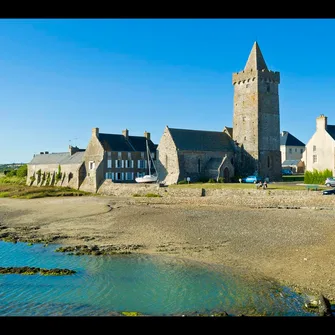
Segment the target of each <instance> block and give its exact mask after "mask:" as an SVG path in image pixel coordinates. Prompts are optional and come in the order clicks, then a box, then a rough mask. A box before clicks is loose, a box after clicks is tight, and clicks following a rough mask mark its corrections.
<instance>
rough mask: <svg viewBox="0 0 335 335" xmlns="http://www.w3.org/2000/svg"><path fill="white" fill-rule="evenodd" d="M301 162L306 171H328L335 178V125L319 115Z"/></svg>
mask: <svg viewBox="0 0 335 335" xmlns="http://www.w3.org/2000/svg"><path fill="white" fill-rule="evenodd" d="M302 160H303V161H304V163H305V167H306V171H311V172H312V171H313V170H314V169H315V170H318V171H323V170H326V169H329V170H331V171H332V173H333V176H335V125H330V124H328V118H327V117H326V116H325V115H323V114H321V115H320V116H318V117H317V118H316V131H315V133H314V135H313V136H312V137H311V138H310V140H309V141H308V142H307V144H306V149H305V151H304V153H303V158H302Z"/></svg>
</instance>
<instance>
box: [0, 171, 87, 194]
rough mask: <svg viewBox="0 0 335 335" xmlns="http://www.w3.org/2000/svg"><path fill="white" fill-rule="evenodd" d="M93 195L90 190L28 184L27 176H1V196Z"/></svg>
mask: <svg viewBox="0 0 335 335" xmlns="http://www.w3.org/2000/svg"><path fill="white" fill-rule="evenodd" d="M84 195H92V194H91V193H89V192H84V191H79V190H75V189H72V188H69V187H59V186H28V185H26V178H25V177H17V176H13V177H6V176H2V177H1V176H0V198H18V199H33V198H45V197H65V196H84Z"/></svg>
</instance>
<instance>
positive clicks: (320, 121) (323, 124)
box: [316, 114, 327, 130]
mask: <svg viewBox="0 0 335 335" xmlns="http://www.w3.org/2000/svg"><path fill="white" fill-rule="evenodd" d="M318 129H327V116H324V114H321V115H320V116H319V117H317V118H316V130H318Z"/></svg>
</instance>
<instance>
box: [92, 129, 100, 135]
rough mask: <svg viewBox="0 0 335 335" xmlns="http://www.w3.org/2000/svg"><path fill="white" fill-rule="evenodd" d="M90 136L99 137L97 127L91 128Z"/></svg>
mask: <svg viewBox="0 0 335 335" xmlns="http://www.w3.org/2000/svg"><path fill="white" fill-rule="evenodd" d="M92 136H95V137H99V128H93V129H92Z"/></svg>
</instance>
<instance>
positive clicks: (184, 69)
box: [0, 19, 335, 164]
mask: <svg viewBox="0 0 335 335" xmlns="http://www.w3.org/2000/svg"><path fill="white" fill-rule="evenodd" d="M334 31H335V20H334V19H1V20H0V46H1V48H0V50H1V52H0V97H1V99H0V124H1V131H0V163H2V164H4V163H13V162H16V163H18V162H25V163H26V162H29V161H30V160H31V159H32V157H33V155H34V154H35V153H39V152H40V151H49V152H65V151H67V150H68V146H69V144H71V145H77V146H79V147H80V148H86V146H87V144H88V142H89V140H90V137H91V130H92V128H94V127H98V128H99V129H100V132H102V133H111V134H121V133H122V130H123V129H126V128H127V129H128V130H129V134H130V135H136V136H142V135H143V133H144V131H148V132H150V133H151V138H152V140H153V141H154V142H155V143H156V144H158V143H159V141H160V138H161V136H162V134H163V131H164V128H165V126H166V125H168V126H169V127H171V128H185V129H196V130H213V131H222V129H223V128H224V127H225V126H228V127H231V126H232V122H233V121H232V119H233V92H234V90H233V85H232V74H233V72H239V71H241V70H243V68H244V66H245V63H246V61H247V59H248V56H249V53H250V51H251V48H252V45H253V43H254V42H255V41H257V42H258V44H259V46H260V49H261V51H262V53H263V56H264V58H265V61H266V63H267V66H268V68H269V69H270V70H273V71H279V72H280V76H281V83H280V85H279V97H280V130H281V131H282V130H286V131H289V132H290V133H291V134H292V135H294V136H295V137H297V138H298V139H299V140H301V141H302V142H304V143H307V142H308V140H309V139H310V138H311V136H312V135H313V134H314V132H315V123H316V117H317V116H319V115H320V114H325V115H326V116H328V123H329V124H335V114H334V111H335V44H334V43H333V41H334Z"/></svg>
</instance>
